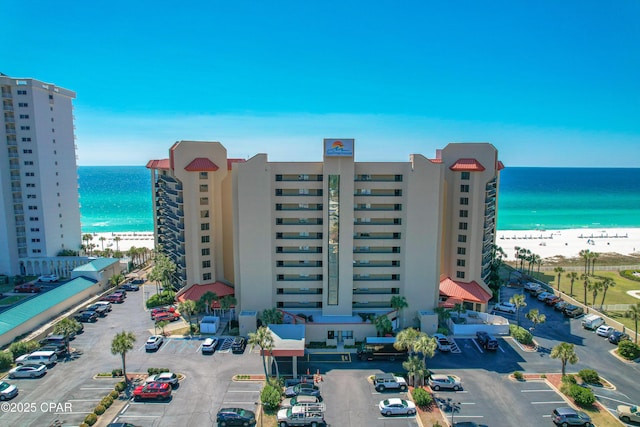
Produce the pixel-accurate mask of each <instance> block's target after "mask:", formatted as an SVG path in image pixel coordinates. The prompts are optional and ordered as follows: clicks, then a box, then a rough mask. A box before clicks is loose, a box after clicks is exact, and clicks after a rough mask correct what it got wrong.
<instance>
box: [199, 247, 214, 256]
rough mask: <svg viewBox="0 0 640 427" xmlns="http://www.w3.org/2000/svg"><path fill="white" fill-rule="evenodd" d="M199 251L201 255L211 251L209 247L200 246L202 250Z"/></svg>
mask: <svg viewBox="0 0 640 427" xmlns="http://www.w3.org/2000/svg"><path fill="white" fill-rule="evenodd" d="M200 253H201V254H202V255H203V256H206V255H209V254H210V253H211V249H209V248H202V250H201V251H200Z"/></svg>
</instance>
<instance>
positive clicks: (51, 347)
mask: <svg viewBox="0 0 640 427" xmlns="http://www.w3.org/2000/svg"><path fill="white" fill-rule="evenodd" d="M38 350H39V351H53V352H54V353H55V354H56V357H57V358H58V359H60V358H61V357H62V356H65V355H66V354H67V346H66V345H65V344H47V345H44V346H42V347H40V348H39V349H38Z"/></svg>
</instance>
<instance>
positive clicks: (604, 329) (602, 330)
mask: <svg viewBox="0 0 640 427" xmlns="http://www.w3.org/2000/svg"><path fill="white" fill-rule="evenodd" d="M614 332H615V329H614V328H613V326H609V325H601V326H600V327H599V328H598V329H596V335H598V336H601V337H605V338H609V335H611V334H612V333H614Z"/></svg>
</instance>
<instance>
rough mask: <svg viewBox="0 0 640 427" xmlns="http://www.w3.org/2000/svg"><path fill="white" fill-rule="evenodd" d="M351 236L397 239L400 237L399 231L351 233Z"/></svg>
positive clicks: (357, 237)
mask: <svg viewBox="0 0 640 427" xmlns="http://www.w3.org/2000/svg"><path fill="white" fill-rule="evenodd" d="M353 238H354V239H365V240H366V239H382V240H389V239H392V240H393V239H395V240H398V239H400V238H401V237H400V233H353Z"/></svg>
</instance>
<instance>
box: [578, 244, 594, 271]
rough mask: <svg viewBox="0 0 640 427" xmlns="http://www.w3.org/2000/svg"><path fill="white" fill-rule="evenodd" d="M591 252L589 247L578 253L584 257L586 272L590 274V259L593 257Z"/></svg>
mask: <svg viewBox="0 0 640 427" xmlns="http://www.w3.org/2000/svg"><path fill="white" fill-rule="evenodd" d="M590 254H591V252H590V251H589V249H583V250H581V251H580V252H579V253H578V255H579V256H580V258H582V259H584V274H589V260H590V259H591V255H590Z"/></svg>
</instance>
